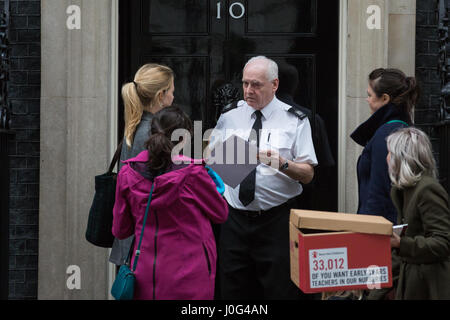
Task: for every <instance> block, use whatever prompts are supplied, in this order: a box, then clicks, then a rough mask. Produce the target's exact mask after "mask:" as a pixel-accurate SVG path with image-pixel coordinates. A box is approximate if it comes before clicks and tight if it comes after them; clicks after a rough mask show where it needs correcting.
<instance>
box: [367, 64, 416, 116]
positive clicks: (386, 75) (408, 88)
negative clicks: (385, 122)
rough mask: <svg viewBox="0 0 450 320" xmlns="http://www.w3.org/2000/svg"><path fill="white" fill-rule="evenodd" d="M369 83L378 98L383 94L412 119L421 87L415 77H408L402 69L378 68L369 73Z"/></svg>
mask: <svg viewBox="0 0 450 320" xmlns="http://www.w3.org/2000/svg"><path fill="white" fill-rule="evenodd" d="M369 85H370V86H371V88H372V90H373V91H374V92H375V94H376V95H377V97H378V98H381V97H382V96H383V94H387V95H388V96H389V97H390V102H391V103H393V104H395V105H396V106H397V107H399V108H401V109H402V110H403V111H404V112H406V113H407V114H408V115H409V116H410V118H411V120H412V119H413V118H414V117H413V112H414V107H415V105H416V103H417V100H418V98H419V87H418V85H417V82H416V79H415V78H414V77H407V76H406V75H405V74H404V73H403V72H402V71H401V70H398V69H393V68H389V69H384V68H378V69H375V70H373V71H372V72H371V73H370V75H369Z"/></svg>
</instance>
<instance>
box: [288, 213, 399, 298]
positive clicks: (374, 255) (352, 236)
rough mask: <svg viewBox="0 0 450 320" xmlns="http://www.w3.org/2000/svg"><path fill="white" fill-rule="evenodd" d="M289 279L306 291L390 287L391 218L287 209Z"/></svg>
mask: <svg viewBox="0 0 450 320" xmlns="http://www.w3.org/2000/svg"><path fill="white" fill-rule="evenodd" d="M289 225H290V226H289V230H290V250H291V279H292V281H293V282H294V283H295V284H296V285H297V286H298V287H299V288H300V289H301V290H302V291H303V292H305V293H317V292H324V291H339V290H356V289H380V288H387V287H392V266H391V265H392V264H391V247H390V236H391V235H392V223H391V222H390V221H388V220H387V219H385V218H383V217H380V216H371V215H359V214H346V213H336V212H321V211H308V210H295V209H292V210H291V215H290V222H289Z"/></svg>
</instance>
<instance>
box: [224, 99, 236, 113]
mask: <svg viewBox="0 0 450 320" xmlns="http://www.w3.org/2000/svg"><path fill="white" fill-rule="evenodd" d="M237 104H238V102H237V101H233V102H232V103H230V104H227V105H226V106H225V107H224V108H223V109H222V114H224V113H227V112H228V111H231V110H233V109H236V108H237V106H238V105H237Z"/></svg>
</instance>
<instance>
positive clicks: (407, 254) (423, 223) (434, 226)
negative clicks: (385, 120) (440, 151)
mask: <svg viewBox="0 0 450 320" xmlns="http://www.w3.org/2000/svg"><path fill="white" fill-rule="evenodd" d="M387 147H388V151H389V153H388V156H387V162H388V166H389V176H390V178H391V181H392V184H393V187H392V190H391V197H392V201H393V203H394V205H395V207H396V209H397V211H398V223H399V224H407V225H408V227H407V229H406V233H405V234H404V236H402V237H399V236H398V235H396V234H395V233H394V235H393V236H392V238H391V246H392V247H393V248H396V250H394V253H393V254H396V255H398V256H399V257H400V260H401V266H400V274H399V281H398V285H397V288H396V299H400V300H403V299H433V300H434V299H450V211H449V200H448V194H447V192H446V191H445V190H444V188H443V187H442V186H441V185H440V184H439V182H438V181H437V179H436V165H435V161H434V158H433V154H432V149H431V143H430V140H429V139H428V137H427V136H426V134H425V133H423V132H422V131H420V130H419V129H416V128H406V129H401V130H398V131H396V132H394V133H393V134H391V135H390V136H389V137H388V139H387Z"/></svg>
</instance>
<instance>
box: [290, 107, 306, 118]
mask: <svg viewBox="0 0 450 320" xmlns="http://www.w3.org/2000/svg"><path fill="white" fill-rule="evenodd" d="M288 112H290V113H292V114H293V115H295V116H296V117H297V118H299V119H300V120H303V119H305V118H306V117H307V115H306V114H304V113H303V112H301V111H300V110H298V109H295V108H294V107H292V108H290V109H289V110H288Z"/></svg>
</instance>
